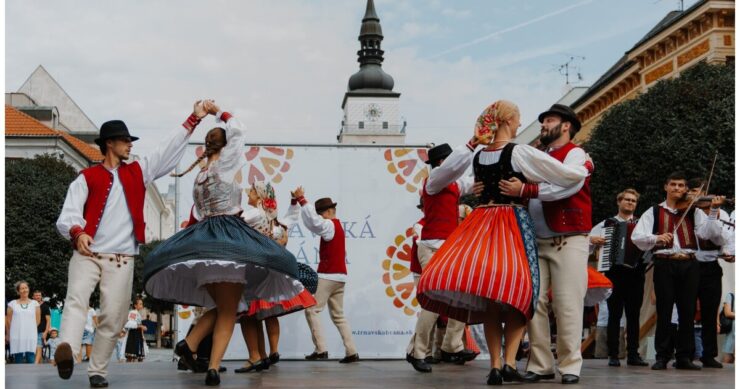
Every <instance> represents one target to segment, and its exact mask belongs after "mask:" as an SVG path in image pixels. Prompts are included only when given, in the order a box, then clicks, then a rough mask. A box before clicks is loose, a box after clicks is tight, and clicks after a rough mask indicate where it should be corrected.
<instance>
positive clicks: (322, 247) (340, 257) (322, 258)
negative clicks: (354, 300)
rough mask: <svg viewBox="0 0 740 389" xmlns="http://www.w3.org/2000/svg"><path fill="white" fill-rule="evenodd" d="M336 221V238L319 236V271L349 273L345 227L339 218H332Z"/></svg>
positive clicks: (333, 221)
mask: <svg viewBox="0 0 740 389" xmlns="http://www.w3.org/2000/svg"><path fill="white" fill-rule="evenodd" d="M331 221H332V223H334V238H332V240H330V241H328V242H327V241H325V240H324V239H323V238H319V239H320V240H321V243H319V268H318V270H317V272H318V273H324V274H337V273H341V274H347V263H346V262H345V258H346V257H347V250H346V249H345V245H344V243H345V242H344V229H343V228H342V223H341V222H340V221H339V219H332V220H331Z"/></svg>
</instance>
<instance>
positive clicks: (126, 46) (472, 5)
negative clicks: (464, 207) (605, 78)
mask: <svg viewBox="0 0 740 389" xmlns="http://www.w3.org/2000/svg"><path fill="white" fill-rule="evenodd" d="M694 2H695V1H692V0H689V1H687V2H686V7H689V6H690V5H691V4H693V3H694ZM365 3H366V0H351V1H350V0H326V1H324V0H322V1H319V0H314V1H309V0H281V1H267V0H264V1H208V2H205V1H191V0H185V1H177V2H174V1H169V2H166V1H115V2H114V1H76V2H73V3H70V2H61V1H51V0H48V1H9V2H7V3H6V9H5V12H6V15H5V16H6V19H5V23H6V37H5V45H6V57H5V90H6V91H15V90H17V89H18V87H20V85H21V84H22V83H23V82H24V81H25V79H26V78H27V77H28V75H29V74H30V73H31V72H32V71H33V70H34V69H35V68H36V67H37V66H38V65H43V66H44V67H45V68H46V69H47V70H48V71H49V73H51V75H52V76H53V77H54V78H55V79H56V80H57V81H58V82H59V83H60V84H61V85H62V86H63V87H64V88H65V90H66V91H67V92H68V93H69V95H70V96H71V97H72V98H73V99H74V100H75V101H76V102H77V103H78V105H79V106H80V107H81V108H82V109H83V110H84V111H85V112H86V113H87V115H88V116H89V117H90V118H91V119H92V120H93V121H94V122H95V123H96V124H97V125H98V126H99V125H100V124H101V123H103V122H104V121H106V120H110V119H114V118H115V119H123V120H125V121H126V123H127V124H128V126H129V128H130V129H131V132H132V133H133V134H134V135H137V136H140V137H141V140H140V141H139V142H137V143H136V147H135V149H134V152H135V153H145V152H146V151H147V150H149V149H151V148H152V147H154V146H155V145H156V144H157V142H158V139H161V137H162V136H164V135H165V134H166V132H168V131H170V130H171V129H172V128H175V127H177V126H178V125H179V124H180V123H181V122H182V121H183V120H184V119H185V117H186V116H187V115H188V114H189V113H190V111H191V110H192V103H193V102H194V101H195V100H196V99H199V98H207V97H210V98H214V99H216V101H217V103H219V104H220V105H221V106H222V107H223V108H227V109H230V110H232V111H233V112H234V113H235V114H236V115H238V116H239V117H240V119H241V120H242V121H243V122H244V123H245V125H246V126H247V127H248V129H249V131H250V132H251V134H252V138H251V141H253V142H256V143H303V142H306V143H335V142H336V135H337V134H338V132H339V126H340V121H341V117H342V112H341V102H342V97H343V95H344V92H345V91H346V88H347V81H348V79H349V77H350V76H351V75H352V74H353V73H354V72H356V71H357V70H358V64H357V62H356V61H357V56H356V51H357V50H358V49H359V43H358V41H357V35H358V33H359V29H360V23H361V19H362V16H363V14H364V11H365ZM677 7H678V1H676V0H657V1H656V0H620V1H611V0H571V1H569V0H460V1H434V0H426V1H425V0H378V1H376V8H377V12H378V15H379V17H380V19H381V25H382V27H383V32H384V35H385V40H384V41H383V49H384V50H386V53H385V58H386V60H385V62H384V64H383V68H384V70H385V71H386V72H387V73H389V74H390V75H392V76H393V78H394V79H395V88H394V90H395V91H397V92H400V93H401V110H402V115H403V116H404V117H405V118H406V120H407V122H408V128H407V134H408V135H407V143H409V144H424V143H428V142H435V143H442V142H449V143H451V144H453V145H454V144H459V143H461V142H464V141H466V140H467V139H469V137H470V135H471V134H472V128H473V122H474V121H475V119H476V117H477V116H478V114H479V113H480V112H481V111H482V110H483V108H484V107H485V106H487V105H488V104H490V103H492V102H493V101H495V100H498V99H502V98H505V99H508V100H512V101H514V102H515V103H517V104H519V106H520V108H521V111H522V122H523V125H524V126H526V125H527V124H529V123H530V122H531V121H532V120H534V119H535V118H536V115H537V114H538V113H539V112H541V111H542V110H544V109H546V108H548V107H549V105H550V104H552V103H553V102H554V101H555V100H557V99H558V98H559V97H560V96H561V94H562V92H563V86H564V83H565V81H564V78H563V77H562V76H561V75H560V74H559V73H558V71H557V70H556V68H557V65H558V64H562V63H564V62H565V61H567V59H568V58H569V56H570V55H578V56H585V57H586V60H585V61H580V62H578V65H579V66H580V70H581V73H582V74H583V77H584V80H583V82H581V83H580V84H578V85H589V84H591V83H592V82H593V81H595V80H596V79H597V78H598V77H599V76H600V75H601V74H602V73H603V72H605V71H606V70H607V69H608V68H609V67H610V66H611V65H612V64H613V63H614V62H616V60H617V59H618V58H619V57H620V56H621V55H622V54H623V53H624V52H625V51H627V50H629V49H630V48H631V47H632V45H634V43H636V42H637V41H638V40H639V39H640V38H641V37H642V36H643V35H644V34H645V33H647V31H649V30H650V29H651V28H652V27H653V26H654V25H655V24H656V23H658V21H660V20H661V19H662V18H663V17H664V16H665V15H666V14H667V13H668V12H669V11H671V10H674V9H676V8H677ZM62 120H63V118H62ZM209 124H210V123H206V125H202V126H201V127H200V128H199V131H198V132H196V134H195V135H194V139H196V140H201V139H202V138H203V136H204V134H205V131H206V129H207V127H208V126H209Z"/></svg>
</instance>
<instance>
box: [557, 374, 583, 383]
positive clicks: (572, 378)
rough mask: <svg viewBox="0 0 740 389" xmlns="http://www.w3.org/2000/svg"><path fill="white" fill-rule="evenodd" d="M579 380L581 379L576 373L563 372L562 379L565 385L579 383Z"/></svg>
mask: <svg viewBox="0 0 740 389" xmlns="http://www.w3.org/2000/svg"><path fill="white" fill-rule="evenodd" d="M578 381H580V378H578V376H577V375H575V374H563V378H562V379H560V382H561V383H562V384H563V385H570V384H577V383H578Z"/></svg>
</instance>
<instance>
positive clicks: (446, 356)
mask: <svg viewBox="0 0 740 389" xmlns="http://www.w3.org/2000/svg"><path fill="white" fill-rule="evenodd" d="M477 356H478V353H476V352H474V351H472V350H468V349H464V350H462V351H458V352H456V353H448V352H446V351H444V350H442V362H447V363H455V364H458V365H463V364H465V362H469V361H472V360H473V359H475V357H477Z"/></svg>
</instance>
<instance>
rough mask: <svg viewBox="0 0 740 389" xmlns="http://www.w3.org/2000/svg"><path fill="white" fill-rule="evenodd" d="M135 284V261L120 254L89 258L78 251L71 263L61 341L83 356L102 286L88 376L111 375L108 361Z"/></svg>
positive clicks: (123, 321) (121, 326)
mask: <svg viewBox="0 0 740 389" xmlns="http://www.w3.org/2000/svg"><path fill="white" fill-rule="evenodd" d="M133 281H134V258H133V257H131V256H124V255H118V254H97V255H96V256H95V257H87V256H84V255H82V254H80V253H78V252H77V251H76V250H75V251H74V253H73V255H72V259H70V261H69V275H68V278H67V297H66V298H65V299H64V311H63V315H62V328H61V331H60V332H61V333H60V338H61V341H62V342H67V343H69V345H70V346H71V347H72V351H73V352H74V353H75V360H77V358H78V357H79V355H78V354H79V352H80V347H81V345H82V332H83V330H84V329H85V322H86V321H87V309H88V305H89V302H90V295H91V294H92V292H93V291H94V290H95V286H96V285H97V284H98V283H100V313H99V314H98V327H97V328H96V333H95V341H94V342H93V352H92V356H91V357H90V364H89V366H88V368H87V374H88V376H93V375H100V376H103V377H106V376H107V375H108V362H110V357H111V353H112V352H113V349H114V348H115V345H116V342H117V341H118V335H119V334H120V332H121V329H122V328H123V325H124V324H125V322H126V314H127V313H128V308H129V305H130V304H131V287H132V284H133Z"/></svg>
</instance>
